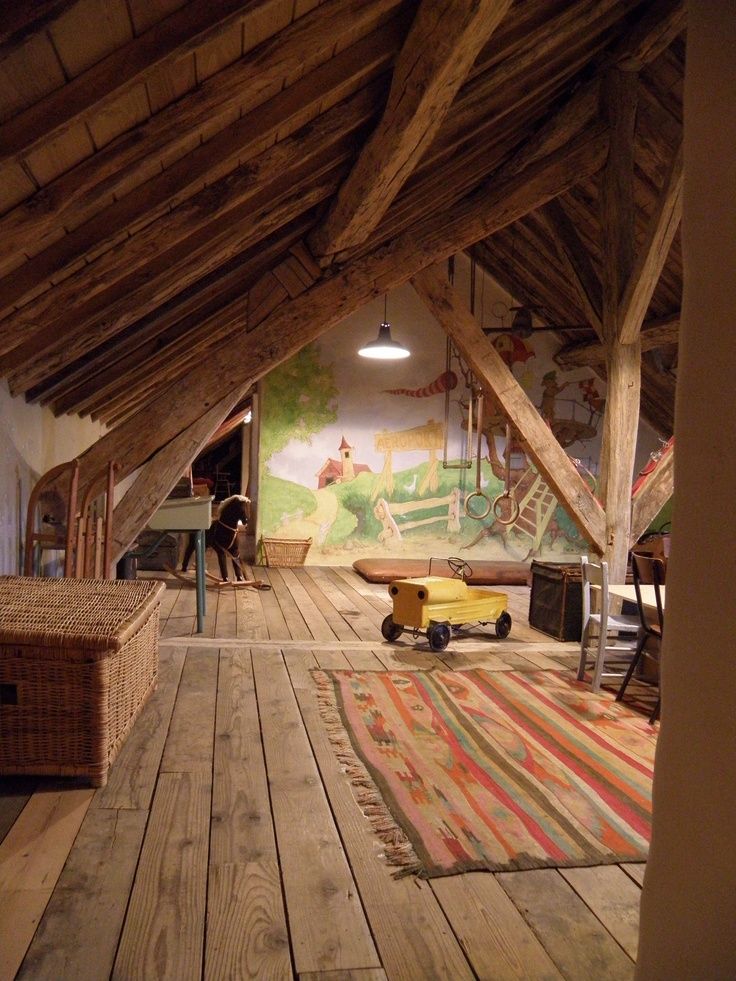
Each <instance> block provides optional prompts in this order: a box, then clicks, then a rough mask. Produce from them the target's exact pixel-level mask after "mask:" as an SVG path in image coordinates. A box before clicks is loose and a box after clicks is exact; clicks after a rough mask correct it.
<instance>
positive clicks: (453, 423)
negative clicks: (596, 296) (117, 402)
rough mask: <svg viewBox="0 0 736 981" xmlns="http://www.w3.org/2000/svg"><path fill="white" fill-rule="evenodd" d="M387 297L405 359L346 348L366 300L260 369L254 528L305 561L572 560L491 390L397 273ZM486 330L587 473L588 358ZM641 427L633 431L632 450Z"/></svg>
mask: <svg viewBox="0 0 736 981" xmlns="http://www.w3.org/2000/svg"><path fill="white" fill-rule="evenodd" d="M501 295H502V294H501ZM389 310H390V311H392V312H393V320H394V325H392V333H393V334H394V336H398V339H400V340H401V341H402V342H403V343H405V344H407V345H408V347H409V348H410V350H411V352H412V356H411V357H410V358H408V359H406V360H405V361H401V362H383V361H367V360H364V359H362V358H360V357H358V356H357V354H356V351H357V348H358V347H359V346H360V345H361V343H362V342H363V341H365V339H366V338H367V337H369V336H370V335H371V334H375V332H376V325H377V323H378V322H379V321H380V319H381V314H380V311H378V305H376V310H375V311H372V310H371V309H370V307H369V308H367V309H365V310H363V311H361V312H360V314H356V315H355V316H354V317H352V318H350V319H349V320H347V321H345V322H344V323H343V324H341V325H340V327H339V328H337V329H335V330H334V331H332V332H330V333H329V334H328V335H327V336H326V337H325V338H323V339H321V340H320V341H319V342H316V343H315V344H312V345H310V347H308V348H307V349H305V350H304V351H302V352H300V354H298V355H297V356H296V357H295V358H293V359H292V360H291V361H289V362H287V363H286V364H285V365H282V366H281V367H279V368H278V369H276V370H275V371H274V372H272V373H271V374H270V375H269V376H268V377H267V378H266V379H265V382H264V395H263V400H262V414H261V443H260V484H259V498H258V500H259V509H258V513H259V528H258V534H259V535H263V536H267V537H278V538H311V539H312V547H311V549H310V552H309V555H308V558H307V562H308V563H310V564H324V565H329V564H346V563H348V564H349V563H351V562H353V561H354V560H355V559H356V558H363V557H374V556H375V557H378V556H387V555H391V556H404V557H412V558H429V557H431V556H433V555H438V556H447V555H453V554H457V555H460V556H462V557H463V558H466V559H467V560H468V561H470V562H471V564H472V559H473V558H474V557H475V558H483V559H517V560H518V559H529V558H531V557H542V558H551V559H556V560H564V559H565V558H566V557H570V558H571V559H572V560H574V557H575V556H577V555H578V554H580V553H581V552H584V551H585V550H586V543H585V542H584V541H583V540H582V539H581V537H580V536H579V534H578V532H577V530H576V529H575V527H574V525H573V523H572V521H571V520H570V519H569V518H568V516H567V515H566V513H565V512H564V510H563V509H562V508H560V507H559V506H558V505H557V501H556V499H555V497H554V495H553V494H552V492H551V491H550V489H549V487H548V486H547V484H546V482H545V481H544V479H543V478H542V476H541V475H540V474H539V473H538V471H537V469H536V467H535V466H534V464H533V463H532V461H531V460H530V459H529V458H528V457H527V455H526V453H525V452H524V449H523V447H522V446H521V445H520V444H519V442H518V440H517V439H516V438H515V436H514V433H513V431H511V433H510V438H508V435H507V429H506V420H505V418H504V416H503V415H502V413H501V412H500V410H499V408H498V406H496V405H494V404H493V403H492V402H491V401H490V400H489V399H486V400H485V404H482V405H481V404H480V403H479V400H478V398H477V395H478V392H477V390H474V389H473V388H472V385H473V380H472V378H471V377H470V375H469V373H468V372H467V369H466V368H465V366H464V364H463V363H462V361H461V360H460V359H459V358H458V357H457V356H456V354H455V353H454V352H453V351H452V350H451V348H449V347H448V344H447V339H446V336H445V334H444V333H443V331H442V330H441V328H440V327H439V326H438V325H437V324H436V323H435V322H434V320H433V319H432V318H431V316H430V315H429V314H428V313H427V311H426V310H425V309H424V307H423V306H422V304H421V303H420V302H419V300H418V299H417V297H416V296H415V294H414V293H413V291H412V290H411V289H410V288H409V287H406V288H404V289H401V290H398V291H395V292H394V293H392V294H391V296H390V298H389ZM490 336H491V338H492V343H493V344H494V345H495V347H496V349H497V350H498V351H499V353H500V354H501V356H502V357H503V358H504V360H505V361H506V363H507V364H508V365H509V367H510V369H511V370H512V372H513V373H514V375H515V377H516V378H517V380H518V381H519V382H520V383H521V385H522V386H523V388H524V389H525V391H526V392H527V394H528V395H529V397H530V398H531V400H532V401H533V402H534V403H535V405H537V407H538V408H539V410H540V412H541V414H542V416H543V417H544V418H545V420H546V421H547V423H548V425H549V426H550V428H551V429H552V432H553V433H554V434H555V436H556V437H557V439H558V440H559V442H560V443H561V445H562V446H563V447H564V448H565V449H566V451H567V452H568V454H569V455H570V456H571V458H573V459H574V460H576V461H577V465H578V467H579V469H580V472H581V473H582V474H583V476H584V477H585V479H586V480H588V481H589V482H590V483H591V485H594V483H595V479H596V474H597V469H598V455H599V449H600V424H601V418H602V412H603V409H604V406H605V386H604V385H603V383H602V382H601V381H600V380H599V379H598V378H596V377H594V376H592V375H591V373H590V371H589V370H586V369H577V370H575V371H571V372H562V371H561V370H560V369H558V368H557V366H556V365H555V363H554V361H553V359H552V355H553V353H554V351H555V350H556V347H557V346H558V344H557V342H556V340H555V339H554V338H553V337H552V336H551V335H549V334H542V333H540V334H538V335H536V336H533V337H531V338H528V339H521V338H519V337H517V336H514V335H513V334H511V333H510V332H507V333H495V334H491V335H490ZM479 423H480V439H479V438H478V425H479ZM641 442H642V439H641V437H640V443H641ZM652 442H653V436H652V435H651V434H648V433H646V434H645V438H644V440H643V445H642V449H641V452H642V454H643V455H644V458H645V457H646V454H647V453H648V452H649V448H650V444H651V443H652ZM479 448H480V454H479V453H478V450H479ZM478 456H480V461H479V459H478ZM468 498H470V500H469V501H468V504H467V507H466V500H468ZM494 501H495V502H496V506H495V508H490V504H491V502H494ZM511 518H514V520H513V521H512V522H510V521H509V519H511Z"/></svg>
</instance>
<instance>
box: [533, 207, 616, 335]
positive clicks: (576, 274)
mask: <svg viewBox="0 0 736 981" xmlns="http://www.w3.org/2000/svg"><path fill="white" fill-rule="evenodd" d="M542 216H543V218H544V220H545V222H546V223H547V227H548V228H549V230H550V232H551V233H552V235H553V236H554V239H555V244H556V246H557V251H558V254H559V257H560V260H561V261H562V264H563V265H564V267H565V271H566V272H567V274H568V277H569V279H570V281H571V282H572V284H573V286H574V287H575V290H576V292H577V296H578V299H579V301H580V304H581V306H582V308H583V310H584V311H585V314H586V316H587V318H588V323H589V324H590V326H591V327H592V328H593V329H594V330H595V332H596V334H598V336H599V337H601V336H602V334H603V326H602V323H601V281H600V279H599V277H598V274H597V273H596V271H595V269H594V268H593V265H592V263H591V261H590V256H589V253H588V250H587V249H586V248H585V246H584V245H583V243H582V242H581V240H580V236H579V235H578V233H577V231H576V230H575V226H574V225H573V223H572V222H571V221H570V219H569V217H568V215H567V213H566V211H565V209H564V208H563V206H562V205H561V204H560V202H559V201H550V202H549V204H547V205H545V206H544V208H543V209H542Z"/></svg>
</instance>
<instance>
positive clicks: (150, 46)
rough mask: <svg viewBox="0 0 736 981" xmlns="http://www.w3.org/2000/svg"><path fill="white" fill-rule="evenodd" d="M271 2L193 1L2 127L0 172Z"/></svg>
mask: <svg viewBox="0 0 736 981" xmlns="http://www.w3.org/2000/svg"><path fill="white" fill-rule="evenodd" d="M271 2H272V0H219V2H218V3H217V4H216V5H213V4H212V2H211V0H190V2H189V3H187V4H185V5H184V6H183V7H180V8H179V9H178V10H175V11H174V12H173V13H171V14H169V16H168V17H165V18H164V19H163V20H161V21H159V22H158V23H157V24H154V25H153V27H151V28H149V29H148V30H147V31H144V33H143V34H139V35H138V37H134V38H133V39H132V40H131V41H128V43H127V44H124V45H123V46H122V47H121V48H116V49H115V51H111V52H110V54H109V55H107V56H106V57H105V58H103V59H102V60H101V61H98V62H97V64H95V65H92V67H91V68H88V69H87V70H86V71H83V72H82V73H81V74H80V75H77V76H76V77H75V78H73V79H71V81H69V82H67V83H66V85H62V86H61V87H60V88H58V89H55V90H54V91H53V92H51V93H49V95H47V96H45V97H44V98H43V99H41V100H40V101H38V102H36V103H34V104H33V105H32V106H29V107H28V108H27V109H23V110H22V111H21V112H19V113H17V114H16V115H15V116H13V117H12V118H11V119H9V120H8V121H7V122H6V123H4V124H3V128H2V135H1V136H0V166H2V164H4V163H8V162H9V161H13V162H15V163H19V162H20V161H21V160H22V159H23V157H25V156H27V155H28V154H29V153H30V152H31V151H32V150H34V149H35V148H36V147H37V146H39V145H40V144H42V143H45V142H48V141H49V140H51V139H54V138H56V137H59V136H61V135H62V134H63V133H65V132H66V131H67V130H68V129H69V128H70V127H71V126H72V125H74V124H75V123H80V122H84V121H85V120H87V119H89V118H90V117H91V116H92V115H93V114H94V113H96V112H99V111H100V110H101V109H102V108H103V107H104V106H106V105H108V104H109V103H110V102H112V101H113V100H114V99H117V98H119V97H120V96H121V95H123V94H124V93H126V92H129V91H130V90H131V89H132V88H133V87H134V86H135V85H137V84H139V83H140V82H142V81H143V80H145V79H146V78H147V76H148V75H150V74H151V72H153V71H154V69H156V68H160V67H161V66H163V65H171V64H173V63H174V62H175V61H177V60H178V59H180V58H182V57H184V55H186V54H189V53H190V52H192V51H194V50H195V48H197V47H199V46H200V45H201V44H204V42H205V41H207V40H208V39H209V38H211V37H213V36H214V35H215V34H217V33H218V32H220V31H222V30H224V29H225V28H227V27H228V25H229V24H232V23H234V22H235V21H237V20H243V19H245V18H246V17H249V16H256V15H258V14H259V13H261V12H262V10H263V9H264V8H265V7H267V6H269V4H270V3H271Z"/></svg>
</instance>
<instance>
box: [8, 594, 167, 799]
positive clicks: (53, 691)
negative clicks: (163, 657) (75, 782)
mask: <svg viewBox="0 0 736 981" xmlns="http://www.w3.org/2000/svg"><path fill="white" fill-rule="evenodd" d="M165 588H166V587H165V586H164V584H163V583H161V582H156V581H153V580H149V581H143V580H141V581H133V582H122V581H115V580H99V579H44V578H38V579H30V578H25V577H22V576H1V577H0V774H7V773H38V774H51V775H55V776H82V777H87V778H88V779H89V781H90V783H91V784H92V786H93V787H102V786H104V785H105V783H106V782H107V772H108V769H109V767H110V764H111V763H112V761H113V760H114V759H115V757H116V755H117V753H118V751H119V749H120V747H121V745H122V743H123V741H124V740H125V737H126V736H127V734H128V732H129V731H130V729H131V728H132V726H133V723H134V722H135V720H136V718H137V716H138V714H139V712H140V710H141V708H142V707H143V704H144V703H145V701H146V699H147V698H148V696H149V695H150V693H151V692H152V691H153V689H154V688H155V686H156V677H157V673H158V620H159V606H160V602H161V594H162V592H163V591H164V589H165Z"/></svg>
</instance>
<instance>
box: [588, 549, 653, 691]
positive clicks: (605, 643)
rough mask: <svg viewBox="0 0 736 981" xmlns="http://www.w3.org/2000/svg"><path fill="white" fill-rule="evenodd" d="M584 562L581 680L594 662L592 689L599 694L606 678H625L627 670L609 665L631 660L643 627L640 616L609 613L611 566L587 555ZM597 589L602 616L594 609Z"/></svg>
mask: <svg viewBox="0 0 736 981" xmlns="http://www.w3.org/2000/svg"><path fill="white" fill-rule="evenodd" d="M580 563H581V572H582V579H583V631H582V635H581V637H580V664H579V666H578V680H579V681H583V679H584V678H585V669H586V666H587V664H588V662H589V661H592V665H593V674H592V678H591V682H590V687H591V689H592V690H593V691H599V690H600V687H601V681H602V680H603V678H622V677H623V671H620V670H619V671H607V670H606V666H607V663H608V662H610V661H617V662H619V663H621V662H629V661H631V659H632V658H633V656H634V652H635V650H636V639H637V635H638V633H639V629H640V626H641V624H640V623H639V617H638V616H636V615H628V614H625V613H611V612H610V611H609V597H608V563H606V562H601V563H600V565H596V563H595V562H590V561H589V560H588V556H587V555H582V556H581V557H580ZM593 587H597V589H596V592H597V594H598V598H599V610H600V612H599V613H593V612H592V610H591V592H592V588H593Z"/></svg>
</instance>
